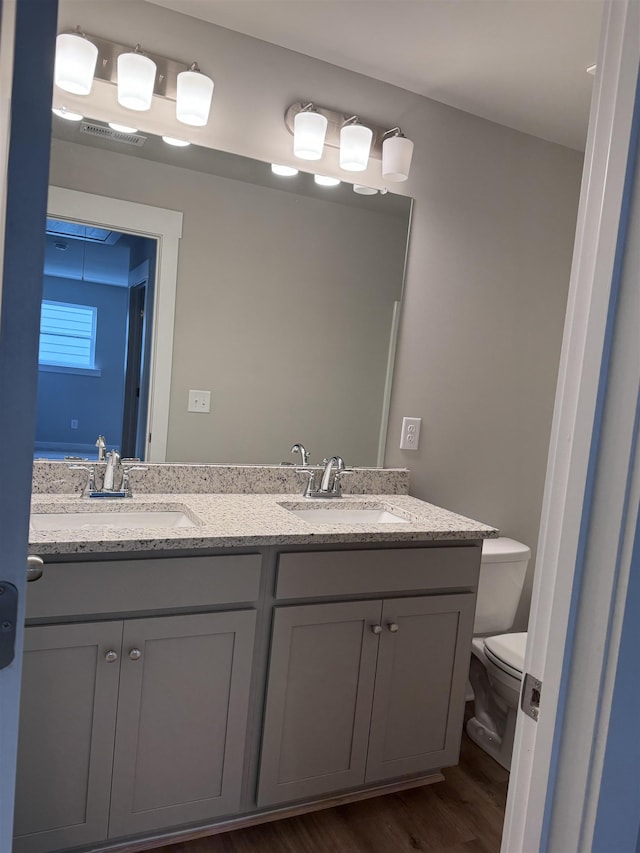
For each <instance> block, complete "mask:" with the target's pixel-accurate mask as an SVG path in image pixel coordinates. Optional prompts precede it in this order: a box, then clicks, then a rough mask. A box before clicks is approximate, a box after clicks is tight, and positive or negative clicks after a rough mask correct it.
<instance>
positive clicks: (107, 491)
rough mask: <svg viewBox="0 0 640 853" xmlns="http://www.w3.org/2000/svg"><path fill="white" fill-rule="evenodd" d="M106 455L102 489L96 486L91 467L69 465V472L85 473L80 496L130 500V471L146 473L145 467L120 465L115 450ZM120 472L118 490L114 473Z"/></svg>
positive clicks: (118, 456)
mask: <svg viewBox="0 0 640 853" xmlns="http://www.w3.org/2000/svg"><path fill="white" fill-rule="evenodd" d="M106 455H107V467H106V468H105V471H104V476H103V478H102V488H101V489H99V488H98V487H97V485H96V471H95V468H94V466H93V465H69V469H70V470H71V471H86V472H87V482H86V485H85V487H84V488H83V490H82V495H83V496H84V497H89V498H130V497H131V482H130V479H129V472H130V471H148V470H149V469H148V468H147V467H146V465H122V464H121V462H122V460H121V458H120V454H119V453H118V451H117V450H111V451H110V452H109V453H107V454H106ZM119 469H121V470H122V482H121V484H120V488H119V489H116V488H115V480H116V472H117V471H118V470H119Z"/></svg>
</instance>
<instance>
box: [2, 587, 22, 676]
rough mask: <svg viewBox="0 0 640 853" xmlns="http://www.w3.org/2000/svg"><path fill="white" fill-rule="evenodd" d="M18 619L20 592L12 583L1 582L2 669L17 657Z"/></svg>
mask: <svg viewBox="0 0 640 853" xmlns="http://www.w3.org/2000/svg"><path fill="white" fill-rule="evenodd" d="M17 618H18V590H17V589H16V588H15V586H14V585H13V584H12V583H7V581H0V669H4V668H5V667H7V666H9V664H10V663H11V661H12V660H13V659H14V657H15V654H16V621H17Z"/></svg>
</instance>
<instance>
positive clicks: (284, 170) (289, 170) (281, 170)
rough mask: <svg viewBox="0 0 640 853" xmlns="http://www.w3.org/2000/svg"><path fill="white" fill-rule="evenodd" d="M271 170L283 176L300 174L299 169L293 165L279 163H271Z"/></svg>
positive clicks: (290, 176)
mask: <svg viewBox="0 0 640 853" xmlns="http://www.w3.org/2000/svg"><path fill="white" fill-rule="evenodd" d="M271 171H272V172H273V174H274V175H280V177H281V178H292V177H293V176H294V175H297V174H298V170H297V169H294V168H293V166H281V165H279V164H278V163H272V164H271Z"/></svg>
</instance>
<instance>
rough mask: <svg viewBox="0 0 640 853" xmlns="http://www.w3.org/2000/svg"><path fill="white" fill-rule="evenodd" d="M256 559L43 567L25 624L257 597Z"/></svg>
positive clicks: (246, 556) (106, 562) (32, 588)
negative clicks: (63, 617) (33, 620)
mask: <svg viewBox="0 0 640 853" xmlns="http://www.w3.org/2000/svg"><path fill="white" fill-rule="evenodd" d="M260 564H261V558H260V555H259V554H242V555H237V556H228V557H227V556H221V557H176V558H167V559H157V558H156V559H153V558H152V559H142V560H100V561H97V562H87V563H48V564H47V563H45V566H44V574H43V576H42V578H41V579H40V580H39V581H37V582H36V583H31V584H29V586H28V595H27V613H26V616H27V619H41V618H54V617H60V616H82V615H90V614H96V613H100V614H116V613H128V612H130V613H133V612H138V611H142V610H166V609H171V610H175V609H178V608H186V607H201V606H205V605H216V604H232V603H235V602H250V601H255V600H256V599H257V598H258V594H259V587H260Z"/></svg>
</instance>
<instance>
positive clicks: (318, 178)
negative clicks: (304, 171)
mask: <svg viewBox="0 0 640 853" xmlns="http://www.w3.org/2000/svg"><path fill="white" fill-rule="evenodd" d="M313 180H314V181H315V182H316V184H318V185H319V186H321V187H337V186H338V184H339V183H341V181H340V179H339V178H331V177H329V175H314V176H313Z"/></svg>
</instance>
